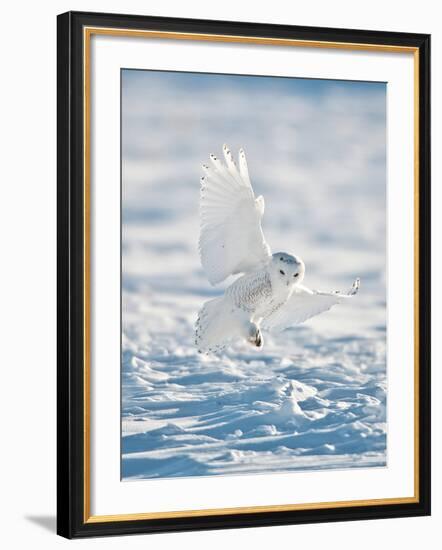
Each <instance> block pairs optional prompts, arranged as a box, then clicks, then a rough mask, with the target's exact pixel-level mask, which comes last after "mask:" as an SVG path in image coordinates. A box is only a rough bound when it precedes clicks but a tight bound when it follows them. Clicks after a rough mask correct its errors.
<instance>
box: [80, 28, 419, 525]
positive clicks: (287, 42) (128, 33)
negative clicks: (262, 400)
mask: <svg viewBox="0 0 442 550" xmlns="http://www.w3.org/2000/svg"><path fill="white" fill-rule="evenodd" d="M94 34H96V35H107V36H125V37H132V38H150V39H163V40H164V39H168V40H195V41H202V42H224V43H248V44H257V45H268V46H291V47H304V48H323V49H342V50H363V51H372V52H392V53H412V54H413V62H414V495H413V496H410V497H398V498H384V499H369V500H347V501H336V502H316V503H299V504H282V505H269V506H240V507H233V508H213V509H205V510H173V511H167V512H146V513H129V514H115V515H101V516H96V515H91V468H90V466H91V464H90V452H91V446H90V441H91V433H90V426H91V412H90V409H91V388H90V370H91V360H90V349H91V312H90V307H91V303H90V296H91V294H90V282H91V281H90V273H91V272H90V269H91V262H90V250H91V243H90V235H91V233H90V231H91V227H90V216H91V209H90V185H91V182H90V166H91V157H90V155H91V151H90V145H91V143H90V109H91V92H90V81H91V64H90V42H91V37H92V35H94ZM83 68H84V73H83V83H84V86H83V102H84V132H83V138H84V157H83V168H84V223H83V230H84V274H83V275H84V301H83V304H84V378H83V389H84V404H83V407H84V410H83V418H84V424H83V435H84V449H83V459H84V486H83V512H84V514H83V515H84V523H106V522H115V521H136V520H148V519H166V518H186V517H189V518H190V517H201V516H217V515H229V514H250V513H264V512H283V511H300V510H320V509H332V508H344V507H358V506H375V505H377V506H379V505H385V506H388V505H394V504H412V503H416V502H419V49H418V48H416V47H411V46H393V45H388V44H384V45H383V44H364V43H357V42H355V43H349V42H329V41H319V40H296V39H285V38H284V39H283V38H263V37H247V36H237V35H219V34H204V33H181V32H166V31H148V30H137V29H117V28H108V27H84V28H83Z"/></svg>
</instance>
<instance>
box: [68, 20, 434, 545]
mask: <svg viewBox="0 0 442 550" xmlns="http://www.w3.org/2000/svg"><path fill="white" fill-rule="evenodd" d="M85 27H112V28H115V29H140V30H153V31H167V32H180V33H204V34H216V35H231V36H239V37H262V38H276V39H291V40H292V39H295V40H305V41H324V42H333V43H342V44H369V45H386V46H398V47H409V48H413V49H415V52H416V55H417V56H418V61H419V65H418V66H419V73H418V85H419V103H418V115H419V126H418V135H417V138H418V145H419V157H418V160H419V169H418V178H419V203H418V212H419V226H418V231H419V233H418V242H419V250H420V253H419V264H418V270H419V288H418V294H419V309H418V315H419V322H418V331H419V355H418V361H419V375H418V382H419V400H418V403H419V408H418V419H419V420H418V429H419V447H418V457H419V462H418V463H419V468H418V495H419V496H418V499H417V500H416V502H412V503H392V504H385V503H382V504H379V505H376V504H374V505H369V506H343V507H337V508H322V509H304V510H288V511H287V510H284V511H267V512H259V513H255V512H252V513H241V514H235V513H233V514H225V513H224V514H220V515H208V516H196V517H174V518H153V519H142V518H141V519H134V520H129V521H128V520H123V521H120V520H118V518H117V519H114V520H111V521H105V522H100V521H92V522H91V521H88V519H87V514H86V513H85V507H86V506H87V503H86V498H85V496H86V495H85V452H87V449H86V451H85V445H86V441H85V438H84V421H85V417H84V415H85V401H86V400H87V399H88V398H89V396H88V395H87V388H86V390H85V386H84V347H85V345H86V343H85V339H84V324H85V310H84V296H85V278H84V274H85V269H86V268H87V265H85V249H84V247H85V238H84V237H85V218H84V212H85V195H84V148H85V143H84V129H85V128H84V124H85V122H84V120H85V119H84V109H85V105H84V95H83V91H84V49H83V48H84V40H83V38H84V34H83V33H84V28H85ZM57 33H58V34H57V36H58V38H57V51H58V54H57V94H58V101H57V134H58V145H57V159H58V165H57V180H58V198H57V210H58V222H57V232H58V238H57V250H58V260H57V271H58V285H57V303H58V306H57V313H58V329H57V343H58V352H57V361H58V367H57V455H58V466H57V478H58V481H57V518H58V520H57V532H58V534H59V535H61V536H63V537H67V538H79V537H92V536H106V535H123V534H134V533H154V532H166V531H188V530H202V529H227V528H234V527H257V526H271V525H282V524H295V523H315V522H332V521H343V520H363V519H375V518H393V517H405V516H422V515H429V514H430V283H431V281H430V246H431V244H430V243H431V241H430V225H431V222H430V36H429V35H427V34H410V33H398V32H379V31H363V30H349V29H333V28H316V27H298V26H288V25H270V24H256V23H239V22H228V21H208V20H196V19H174V18H162V17H146V16H135V15H117V14H103V13H84V12H68V13H64V14H62V15H59V16H58V20H57Z"/></svg>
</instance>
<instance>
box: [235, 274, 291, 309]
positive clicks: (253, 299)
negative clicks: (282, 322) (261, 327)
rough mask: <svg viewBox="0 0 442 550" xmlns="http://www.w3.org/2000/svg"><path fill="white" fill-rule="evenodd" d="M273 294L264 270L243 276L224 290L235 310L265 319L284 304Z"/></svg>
mask: <svg viewBox="0 0 442 550" xmlns="http://www.w3.org/2000/svg"><path fill="white" fill-rule="evenodd" d="M274 294H275V293H274V289H273V287H272V281H271V277H270V274H269V273H268V271H267V270H266V269H261V270H259V271H255V272H253V273H249V274H246V275H243V276H242V277H240V278H239V279H237V280H236V281H235V282H234V283H232V285H231V286H230V287H229V288H228V289H227V290H226V296H228V297H229V298H230V299H231V300H232V302H233V304H234V305H235V306H236V307H237V308H239V309H241V310H243V311H245V312H247V313H249V314H250V315H251V316H255V317H267V316H268V315H270V314H271V313H272V312H273V311H275V310H276V309H278V308H279V307H280V306H281V305H282V304H283V303H284V301H285V300H281V299H280V297H276V296H275V295H274ZM277 298H279V299H277Z"/></svg>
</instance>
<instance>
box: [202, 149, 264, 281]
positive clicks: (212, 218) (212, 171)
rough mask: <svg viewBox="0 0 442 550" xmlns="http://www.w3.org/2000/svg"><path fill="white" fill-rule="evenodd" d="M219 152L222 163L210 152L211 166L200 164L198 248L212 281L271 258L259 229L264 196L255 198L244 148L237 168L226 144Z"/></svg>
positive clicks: (250, 268) (255, 266) (221, 279)
mask: <svg viewBox="0 0 442 550" xmlns="http://www.w3.org/2000/svg"><path fill="white" fill-rule="evenodd" d="M223 152H224V157H225V160H226V164H223V163H222V162H221V161H220V159H218V158H217V157H216V156H215V155H210V160H211V163H212V166H211V167H207V166H203V170H204V172H205V175H204V177H203V178H201V196H200V217H201V231H200V240H199V249H200V255H201V263H202V265H203V268H204V270H205V272H206V274H207V278H208V279H209V281H210V282H211V283H212V284H216V283H219V282H221V281H223V280H224V279H225V278H226V277H228V276H229V275H234V274H236V273H246V272H249V271H253V270H256V269H258V268H259V267H263V266H264V265H265V264H266V263H267V262H268V261H269V259H270V257H271V252H270V248H269V246H268V244H267V243H266V241H265V238H264V234H263V232H262V228H261V219H262V215H263V213H264V199H263V198H262V197H259V198H258V199H255V195H254V193H253V189H252V186H251V184H250V179H249V176H248V170H247V163H246V160H245V154H244V151H242V150H241V152H240V162H239V164H240V170H238V168H237V167H236V164H235V162H234V160H233V157H232V154H231V152H230V150H229V148H228V147H227V146H226V145H224V147H223Z"/></svg>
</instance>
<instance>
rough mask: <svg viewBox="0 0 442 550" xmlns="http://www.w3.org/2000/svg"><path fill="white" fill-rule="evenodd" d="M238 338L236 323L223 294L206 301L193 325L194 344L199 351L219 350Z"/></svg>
mask: <svg viewBox="0 0 442 550" xmlns="http://www.w3.org/2000/svg"><path fill="white" fill-rule="evenodd" d="M235 338H238V324H237V322H235V319H234V317H233V316H232V314H231V312H230V307H229V304H228V301H227V299H226V298H225V296H220V297H219V298H215V299H213V300H209V301H208V302H206V303H205V304H204V305H203V307H202V308H201V310H200V312H199V314H198V319H197V322H196V327H195V345H196V347H197V348H198V351H199V352H200V353H216V352H219V351H221V350H222V349H224V348H225V347H226V345H228V344H229V343H230V342H231V341H232V340H234V339H235Z"/></svg>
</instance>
